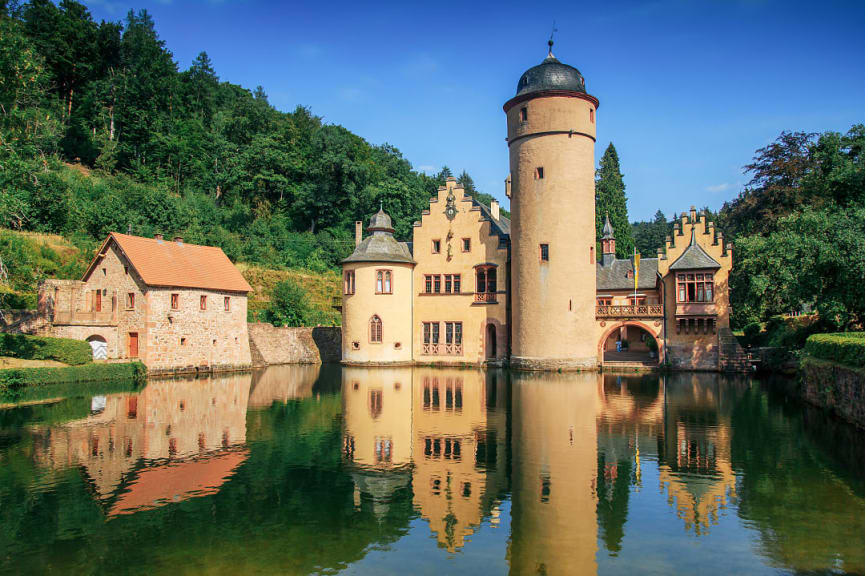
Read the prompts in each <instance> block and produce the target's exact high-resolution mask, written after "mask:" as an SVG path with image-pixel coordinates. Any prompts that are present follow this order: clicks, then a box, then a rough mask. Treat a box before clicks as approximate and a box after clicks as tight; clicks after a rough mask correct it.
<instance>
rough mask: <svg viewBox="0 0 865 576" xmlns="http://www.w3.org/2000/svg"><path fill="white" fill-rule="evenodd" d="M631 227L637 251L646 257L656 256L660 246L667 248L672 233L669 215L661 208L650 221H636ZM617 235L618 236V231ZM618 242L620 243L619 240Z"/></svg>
mask: <svg viewBox="0 0 865 576" xmlns="http://www.w3.org/2000/svg"><path fill="white" fill-rule="evenodd" d="M631 229H632V232H633V235H634V246H635V247H636V248H637V252H639V253H640V254H642V255H643V256H644V257H646V258H654V257H655V255H656V254H657V253H658V248H665V247H666V239H667V236H669V235H670V234H671V233H672V228H671V226H670V224H669V223H668V222H667V217H666V216H664V213H663V212H661V211H660V210H658V211H657V212H655V217H654V218H652V220H650V221H648V222H634V223H633V224H631ZM616 235H617V236H618V233H617V234H616ZM616 243H617V244H618V241H617V242H616Z"/></svg>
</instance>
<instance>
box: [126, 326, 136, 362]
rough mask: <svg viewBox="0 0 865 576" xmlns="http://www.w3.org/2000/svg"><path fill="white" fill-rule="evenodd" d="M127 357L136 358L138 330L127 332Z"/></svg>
mask: <svg viewBox="0 0 865 576" xmlns="http://www.w3.org/2000/svg"><path fill="white" fill-rule="evenodd" d="M127 356H128V357H129V358H138V332H130V333H129V353H128V354H127Z"/></svg>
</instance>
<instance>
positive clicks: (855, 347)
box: [805, 333, 865, 368]
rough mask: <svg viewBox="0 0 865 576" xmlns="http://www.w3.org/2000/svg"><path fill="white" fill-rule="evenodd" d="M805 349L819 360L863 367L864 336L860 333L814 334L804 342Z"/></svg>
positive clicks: (864, 353)
mask: <svg viewBox="0 0 865 576" xmlns="http://www.w3.org/2000/svg"><path fill="white" fill-rule="evenodd" d="M805 351H806V352H807V353H808V354H809V355H810V356H812V357H814V358H820V359H821V360H831V361H833V362H838V363H840V364H846V365H848V366H855V367H859V368H865V337H863V335H862V334H861V333H859V334H856V335H850V334H848V333H835V334H814V335H812V336H810V337H809V338H808V341H807V342H806V343H805Z"/></svg>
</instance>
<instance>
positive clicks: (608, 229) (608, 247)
mask: <svg viewBox="0 0 865 576" xmlns="http://www.w3.org/2000/svg"><path fill="white" fill-rule="evenodd" d="M615 259H616V236H615V234H613V226H612V224H610V215H609V214H605V215H604V230H603V235H602V236H601V266H609V265H610V264H612V263H613V260H615Z"/></svg>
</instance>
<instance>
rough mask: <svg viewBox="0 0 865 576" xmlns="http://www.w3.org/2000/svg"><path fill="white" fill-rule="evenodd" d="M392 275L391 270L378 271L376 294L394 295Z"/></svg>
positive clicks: (376, 275)
mask: <svg viewBox="0 0 865 576" xmlns="http://www.w3.org/2000/svg"><path fill="white" fill-rule="evenodd" d="M391 279H392V273H391V271H390V270H376V273H375V293H376V294H393V284H392V281H391Z"/></svg>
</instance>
